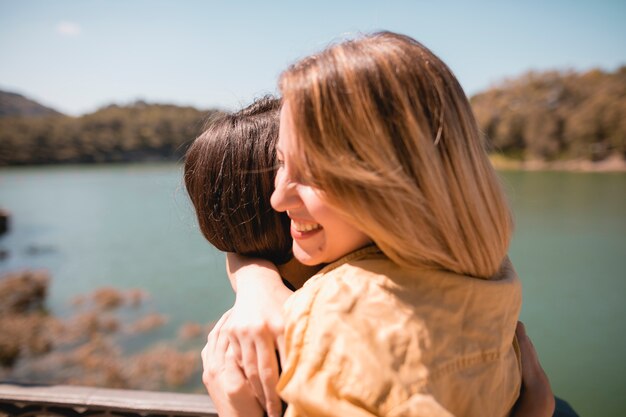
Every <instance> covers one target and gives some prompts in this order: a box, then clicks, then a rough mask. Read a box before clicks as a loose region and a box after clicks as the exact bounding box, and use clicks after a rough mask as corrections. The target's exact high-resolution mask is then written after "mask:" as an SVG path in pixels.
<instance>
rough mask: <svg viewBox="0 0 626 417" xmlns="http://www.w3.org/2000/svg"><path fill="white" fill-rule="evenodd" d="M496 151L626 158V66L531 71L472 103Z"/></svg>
mask: <svg viewBox="0 0 626 417" xmlns="http://www.w3.org/2000/svg"><path fill="white" fill-rule="evenodd" d="M471 103H472V107H473V109H474V113H475V114H476V118H477V120H478V123H479V125H480V127H481V129H482V131H483V132H484V133H485V135H486V137H487V140H488V143H490V146H491V148H492V150H494V151H497V152H501V153H503V154H504V155H505V156H507V157H509V158H513V159H518V160H527V161H528V160H535V161H557V162H558V161H566V160H583V161H595V162H598V161H605V160H609V159H612V160H615V159H617V160H621V161H623V160H624V158H625V157H626V66H623V67H621V68H619V69H618V70H616V71H615V72H612V73H611V72H604V71H601V70H592V71H588V72H584V73H576V72H555V71H552V72H542V73H537V72H531V73H527V74H525V75H523V76H521V77H519V78H516V79H511V80H507V81H504V82H502V83H501V84H500V85H497V86H495V87H493V88H491V89H489V90H487V91H485V92H483V93H480V94H477V95H475V96H474V97H472V99H471Z"/></svg>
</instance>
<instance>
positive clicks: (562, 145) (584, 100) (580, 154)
mask: <svg viewBox="0 0 626 417" xmlns="http://www.w3.org/2000/svg"><path fill="white" fill-rule="evenodd" d="M0 98H1V101H0V103H1V105H0V108H1V111H2V112H3V113H0V116H2V117H0V166H2V165H27V164H28V165H29V164H55V163H91V162H117V161H145V160H172V161H174V160H179V159H180V158H181V157H182V155H184V152H185V151H186V149H187V146H188V145H189V144H190V142H191V140H193V139H194V138H195V137H196V136H198V134H199V133H200V132H201V130H202V129H203V128H204V127H205V124H206V121H207V120H209V118H210V116H211V115H212V114H214V113H216V110H210V111H200V110H198V109H195V108H192V107H179V106H173V105H167V104H147V103H144V102H140V101H139V102H136V103H134V104H131V105H128V106H117V105H111V106H108V107H105V108H102V109H100V110H98V111H96V112H94V113H91V114H87V115H84V116H81V117H68V116H64V115H61V114H59V113H58V112H55V111H54V110H52V109H48V108H46V107H44V106H41V105H39V104H37V103H36V102H34V101H32V100H29V99H27V98H24V97H22V96H19V95H17V94H13V93H6V92H0ZM470 101H471V104H472V107H473V109H474V112H475V114H476V118H477V121H478V124H479V127H480V128H481V130H482V132H483V133H484V135H485V138H486V144H487V146H488V149H489V151H490V152H492V153H493V154H497V158H495V159H493V160H494V162H499V163H498V166H501V167H504V166H512V167H518V168H529V169H533V168H544V167H548V168H550V167H552V168H556V169H575V170H576V169H596V168H598V169H606V170H626V162H624V161H625V157H626V66H624V67H621V68H619V69H618V70H616V71H615V72H605V71H601V70H592V71H588V72H584V73H577V72H573V71H569V72H557V71H552V72H541V73H539V72H530V73H527V74H525V75H523V76H521V77H518V78H515V79H510V80H506V81H503V82H502V83H500V84H498V85H496V86H494V87H492V88H490V89H488V90H486V91H484V92H482V93H479V94H476V95H475V96H473V97H472V98H471V100H470ZM34 116H37V117H34Z"/></svg>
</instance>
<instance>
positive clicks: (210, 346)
mask: <svg viewBox="0 0 626 417" xmlns="http://www.w3.org/2000/svg"><path fill="white" fill-rule="evenodd" d="M230 312H231V310H228V311H226V312H225V313H224V314H222V317H220V319H219V320H218V321H217V323H215V326H213V329H212V330H211V331H210V332H209V335H208V336H207V344H206V346H205V349H202V354H203V355H205V356H206V355H208V356H210V355H211V354H212V353H213V352H214V351H215V344H216V343H217V339H218V336H219V334H220V333H221V329H222V326H224V323H226V321H227V320H228V317H229V316H230ZM202 359H203V360H205V358H204V357H203V358H202ZM206 359H208V358H206Z"/></svg>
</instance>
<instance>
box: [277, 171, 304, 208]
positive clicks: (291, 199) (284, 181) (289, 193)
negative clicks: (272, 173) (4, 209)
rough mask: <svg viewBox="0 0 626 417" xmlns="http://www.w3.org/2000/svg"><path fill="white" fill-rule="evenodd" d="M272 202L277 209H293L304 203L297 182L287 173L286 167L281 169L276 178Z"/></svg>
mask: <svg viewBox="0 0 626 417" xmlns="http://www.w3.org/2000/svg"><path fill="white" fill-rule="evenodd" d="M270 203H271V204H272V207H273V208H274V210H276V211H280V212H282V211H287V210H293V209H295V208H297V207H299V206H300V205H301V204H302V200H300V196H299V195H298V190H297V184H296V183H294V182H292V181H291V180H290V179H289V178H288V176H287V175H286V173H285V169H279V170H278V172H277V173H276V179H275V180H274V192H273V193H272V197H271V198H270Z"/></svg>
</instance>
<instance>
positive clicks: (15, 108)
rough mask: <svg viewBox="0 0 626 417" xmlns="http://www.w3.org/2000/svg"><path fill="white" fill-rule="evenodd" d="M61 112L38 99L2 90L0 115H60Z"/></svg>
mask: <svg viewBox="0 0 626 417" xmlns="http://www.w3.org/2000/svg"><path fill="white" fill-rule="evenodd" d="M60 115H61V113H59V112H57V111H56V110H54V109H51V108H49V107H46V106H43V105H41V104H39V103H37V102H36V101H33V100H30V99H27V98H26V97H24V96H22V95H20V94H17V93H10V92H7V91H0V117H5V116H29V117H37V116H60Z"/></svg>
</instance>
